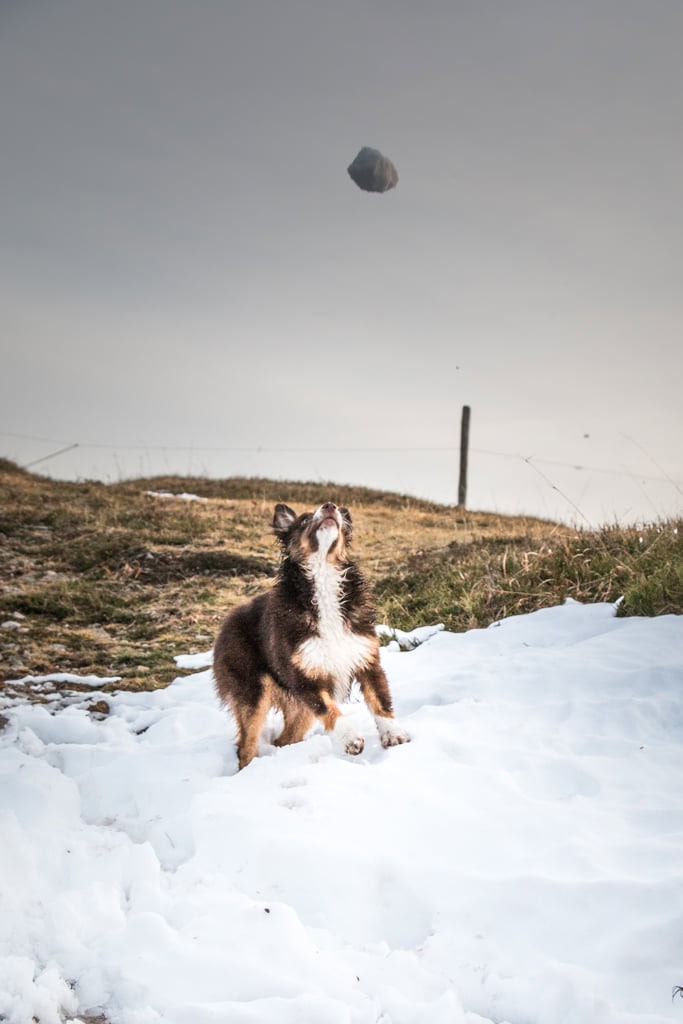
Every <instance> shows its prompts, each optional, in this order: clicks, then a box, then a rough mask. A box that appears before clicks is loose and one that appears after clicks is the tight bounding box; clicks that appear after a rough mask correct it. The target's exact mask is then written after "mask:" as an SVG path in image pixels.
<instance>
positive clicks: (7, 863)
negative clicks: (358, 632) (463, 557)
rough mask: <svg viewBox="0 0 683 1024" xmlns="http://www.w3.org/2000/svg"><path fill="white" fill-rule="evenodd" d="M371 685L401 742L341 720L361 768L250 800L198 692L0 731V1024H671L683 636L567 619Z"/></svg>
mask: <svg viewBox="0 0 683 1024" xmlns="http://www.w3.org/2000/svg"><path fill="white" fill-rule="evenodd" d="M382 658H383V662H384V665H385V668H386V670H387V674H388V676H389V679H390V681H391V684H392V692H393V696H394V703H395V706H396V711H397V716H398V720H399V722H400V724H401V725H402V726H403V727H405V728H407V729H408V730H409V731H410V733H411V735H412V742H411V743H409V744H406V745H404V746H399V747H393V748H391V749H389V750H384V749H382V747H381V746H380V743H379V739H378V737H377V735H376V731H375V729H374V725H373V723H372V720H371V719H370V716H369V714H368V713H367V710H366V709H365V707H364V705H362V704H361V703H359V702H355V703H354V702H351V703H350V704H348V705H347V706H346V707H345V712H346V713H347V714H348V715H349V716H352V717H353V718H354V719H355V720H356V721H357V723H358V725H359V727H360V728H361V730H362V731H363V732H364V734H365V736H366V744H365V751H364V753H363V754H362V755H360V756H358V757H352V756H349V755H345V754H343V753H342V752H340V750H339V749H338V748H337V747H336V746H335V745H334V743H333V740H332V739H330V737H328V736H326V735H323V734H322V733H314V734H312V735H311V736H309V738H308V739H307V740H305V741H304V742H303V743H300V744H297V745H295V746H290V747H285V748H282V749H280V748H275V747H272V746H270V745H269V744H268V743H267V742H265V741H264V742H263V743H262V751H261V753H262V755H263V756H261V757H259V758H257V759H256V760H255V761H254V762H252V764H251V765H249V767H248V768H246V769H245V770H244V771H243V772H240V773H237V772H236V758H235V751H234V745H233V743H232V735H231V734H232V724H231V722H230V719H229V717H228V714H227V712H226V711H225V710H224V709H222V708H220V707H219V705H218V704H217V702H216V700H215V698H214V695H213V690H212V682H211V671H210V669H207V670H204V671H201V672H198V673H195V674H193V675H189V676H186V677H184V678H179V679H177V680H176V681H175V682H174V683H173V684H172V685H171V686H170V687H168V688H167V689H165V690H156V691H154V692H149V693H138V692H136V693H127V692H120V693H116V694H112V693H108V694H106V699H107V701H108V702H109V703H110V706H111V714H110V715H109V716H108V717H106V718H104V719H101V718H100V717H99V716H98V717H97V718H95V717H91V716H90V715H89V714H88V712H87V710H86V707H85V704H86V703H87V702H90V701H92V693H90V692H89V693H88V694H87V702H86V699H85V695H84V700H83V703H82V704H81V705H78V704H70V705H69V706H67V707H63V708H54V707H52V708H51V709H49V710H48V709H47V708H46V707H45V706H42V705H39V704H32V705H29V704H21V703H18V704H15V705H14V706H13V707H11V708H9V709H5V712H4V714H5V717H6V718H8V719H9V724H8V725H7V726H6V727H5V728H4V729H3V730H2V731H0V776H1V778H0V835H1V836H2V842H1V843H0V906H1V907H2V912H1V913H0V1019H2V1020H3V1021H6V1022H8V1024H26V1022H29V1021H31V1019H32V1018H34V1017H35V1018H36V1019H39V1020H40V1022H41V1024H57V1022H58V1021H60V1020H63V1019H67V1020H74V1019H76V1015H77V1014H78V1013H80V1014H86V1013H87V1012H90V1013H91V1014H93V1015H95V1014H98V1013H101V1014H104V1015H105V1017H106V1020H107V1021H109V1022H111V1024H162V1022H163V1024H188V1022H190V1021H191V1022H192V1024H219V1022H220V1024H224V1022H230V1024H256V1022H258V1024H424V1022H429V1024H488V1022H492V1021H495V1022H497V1024H502V1022H510V1024H662V1022H665V1021H666V1022H669V1021H681V1020H683V1002H681V1000H679V999H676V1000H672V989H673V987H674V986H675V985H679V984H682V983H683V813H682V811H683V745H682V744H681V741H680V740H681V730H682V728H683V702H682V701H681V692H682V686H683V617H680V616H662V617H659V618H655V619H643V618H617V617H616V615H615V607H614V606H612V605H587V606H584V605H579V604H574V603H570V604H566V605H562V606H561V607H556V608H551V609H548V610H545V611H539V612H536V613H534V614H531V615H525V616H519V617H515V618H511V619H507V620H505V621H503V622H502V623H500V624H499V625H496V626H495V627H491V628H489V629H487V630H474V631H471V632H468V633H464V634H452V633H448V632H447V631H444V630H441V631H436V632H434V633H433V634H432V635H431V636H429V637H428V638H427V639H426V640H425V641H424V642H422V643H421V644H419V646H417V647H415V648H414V649H413V650H409V651H407V652H404V651H401V650H397V649H388V648H385V649H384V650H383V652H382ZM272 724H273V723H271V725H272Z"/></svg>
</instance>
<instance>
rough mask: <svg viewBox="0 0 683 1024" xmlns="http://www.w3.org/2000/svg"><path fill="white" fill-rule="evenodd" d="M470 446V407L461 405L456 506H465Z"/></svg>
mask: <svg viewBox="0 0 683 1024" xmlns="http://www.w3.org/2000/svg"><path fill="white" fill-rule="evenodd" d="M469 445H470V407H469V405H463V407H462V420H461V422H460V479H459V481H458V505H460V506H461V507H462V508H465V506H466V504H467V452H468V449H469Z"/></svg>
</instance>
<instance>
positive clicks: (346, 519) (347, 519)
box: [339, 508, 353, 540]
mask: <svg viewBox="0 0 683 1024" xmlns="http://www.w3.org/2000/svg"><path fill="white" fill-rule="evenodd" d="M339 513H340V515H341V517H342V533H343V534H344V536H345V538H346V540H351V534H352V533H353V526H352V524H351V513H350V512H349V510H348V508H340V509H339Z"/></svg>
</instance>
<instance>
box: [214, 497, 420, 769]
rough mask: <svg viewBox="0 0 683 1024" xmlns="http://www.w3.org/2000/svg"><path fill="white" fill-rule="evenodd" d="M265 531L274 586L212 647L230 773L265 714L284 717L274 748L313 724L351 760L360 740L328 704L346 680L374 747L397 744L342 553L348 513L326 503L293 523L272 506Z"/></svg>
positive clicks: (354, 574) (356, 581)
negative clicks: (225, 708) (371, 723)
mask: <svg viewBox="0 0 683 1024" xmlns="http://www.w3.org/2000/svg"><path fill="white" fill-rule="evenodd" d="M273 529H274V531H275V534H276V536H277V537H278V539H279V540H280V542H281V544H282V548H283V558H282V561H281V564H280V568H279V571H278V575H277V579H276V581H275V585H274V586H273V587H272V589H271V590H270V591H269V592H268V593H265V594H261V595H259V596H258V597H255V598H254V599H253V600H251V601H249V602H248V603H247V604H243V605H239V606H238V607H237V608H234V609H233V610H232V611H231V612H230V613H229V615H228V616H227V618H226V620H225V622H224V623H223V627H222V629H221V631H220V633H219V635H218V638H217V640H216V644H215V648H214V669H213V671H214V678H215V682H216V689H217V692H218V695H219V697H220V698H221V700H223V701H224V702H225V703H226V704H228V705H229V707H230V709H231V710H232V713H233V715H234V718H235V721H236V723H237V752H238V760H239V767H240V768H244V767H245V766H246V765H247V764H249V762H250V761H251V760H252V759H253V758H254V757H255V756H256V755H257V753H258V741H259V736H260V734H261V730H262V728H263V725H264V722H265V719H266V715H267V713H268V711H269V709H270V708H271V707H274V708H278V709H279V710H280V711H281V712H282V715H283V717H284V729H283V731H282V733H281V735H280V736H279V737H278V739H277V740H276V744H277V745H278V746H284V745H285V744H288V743H297V742H299V741H300V740H302V739H303V738H304V736H305V734H306V733H307V732H308V730H309V729H310V728H311V726H312V725H313V724H314V722H315V721H316V719H317V720H319V721H320V722H322V724H323V726H324V727H325V729H326V730H327V731H328V732H334V733H335V734H336V735H338V736H339V738H340V739H341V741H342V743H343V745H344V747H345V749H346V751H347V752H348V753H360V751H361V750H362V749H363V742H364V741H363V738H362V737H361V736H356V735H353V734H352V732H351V729H350V727H349V726H348V723H346V722H345V721H344V719H343V716H342V714H341V711H340V710H339V706H338V703H337V702H338V701H339V700H343V699H344V698H345V697H346V696H347V695H348V691H349V688H350V686H351V683H352V681H353V679H354V678H356V679H357V680H358V682H359V684H360V687H361V690H362V693H363V696H364V698H365V701H366V703H367V705H368V707H369V709H370V711H371V712H372V714H373V715H374V716H375V718H376V720H377V726H378V729H379V732H380V738H381V741H382V744H383V745H384V746H392V745H394V744H396V743H404V742H406V741H407V740H408V738H409V737H408V736H407V734H406V733H404V732H403V731H402V730H401V729H400V728H399V727H398V726H397V725H396V724H395V721H394V720H393V709H392V702H391V695H390V692H389V684H388V682H387V678H386V676H385V674H384V670H383V669H382V666H381V664H380V657H379V642H378V639H377V636H376V633H375V612H374V608H373V605H372V601H371V598H370V593H369V589H368V587H367V584H366V582H365V580H364V579H363V577H362V576H361V574H360V572H359V570H358V568H357V566H356V565H355V563H354V562H352V561H350V559H349V555H348V551H349V545H350V542H351V533H352V526H351V516H350V515H349V512H348V510H347V509H338V508H337V507H336V506H335V505H333V504H332V503H331V502H327V503H326V504H324V505H321V506H320V508H319V509H317V510H316V511H315V512H309V513H303V514H302V515H300V516H297V515H296V513H295V512H294V511H293V510H292V509H290V508H289V507H288V506H287V505H276V506H275V513H274V516H273ZM328 545H329V546H328Z"/></svg>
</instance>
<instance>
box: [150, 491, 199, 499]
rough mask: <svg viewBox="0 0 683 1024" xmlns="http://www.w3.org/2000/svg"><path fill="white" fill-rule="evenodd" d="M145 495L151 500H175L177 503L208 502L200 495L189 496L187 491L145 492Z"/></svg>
mask: <svg viewBox="0 0 683 1024" xmlns="http://www.w3.org/2000/svg"><path fill="white" fill-rule="evenodd" d="M145 494H148V495H149V496H150V497H151V498H174V499H175V500H176V501H208V498H200V497H199V495H198V494H188V493H187V491H182V492H180V493H175V492H174V491H145Z"/></svg>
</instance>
